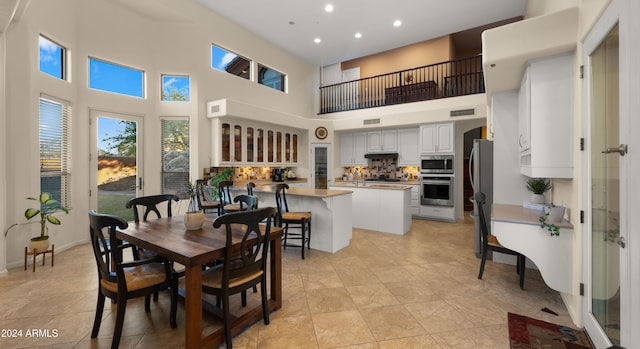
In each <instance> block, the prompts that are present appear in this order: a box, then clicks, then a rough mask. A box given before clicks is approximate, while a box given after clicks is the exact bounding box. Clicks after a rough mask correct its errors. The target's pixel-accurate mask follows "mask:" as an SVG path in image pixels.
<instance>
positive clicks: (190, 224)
mask: <svg viewBox="0 0 640 349" xmlns="http://www.w3.org/2000/svg"><path fill="white" fill-rule="evenodd" d="M186 194H187V196H188V198H189V208H188V209H187V212H186V213H185V214H184V225H185V227H186V228H187V230H198V229H200V228H202V224H203V223H204V212H203V211H202V210H200V209H199V208H198V203H197V201H196V186H195V185H193V184H192V183H191V182H189V184H188V186H187V190H186Z"/></svg>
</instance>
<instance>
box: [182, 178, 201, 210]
mask: <svg viewBox="0 0 640 349" xmlns="http://www.w3.org/2000/svg"><path fill="white" fill-rule="evenodd" d="M184 194H185V196H187V197H188V198H189V208H188V210H187V212H198V211H199V210H198V203H197V202H196V195H197V194H198V192H197V188H196V186H195V185H194V184H193V183H191V182H189V183H188V184H187V189H186V190H185V191H184Z"/></svg>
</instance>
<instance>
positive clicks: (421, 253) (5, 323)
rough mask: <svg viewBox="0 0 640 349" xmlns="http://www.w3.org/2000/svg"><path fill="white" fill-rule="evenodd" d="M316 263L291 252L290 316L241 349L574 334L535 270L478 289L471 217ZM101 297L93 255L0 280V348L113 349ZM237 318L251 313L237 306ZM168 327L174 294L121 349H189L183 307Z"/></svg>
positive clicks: (139, 304) (501, 272)
mask: <svg viewBox="0 0 640 349" xmlns="http://www.w3.org/2000/svg"><path fill="white" fill-rule="evenodd" d="M305 257H306V259H305V260H301V259H300V250H299V249H296V248H289V249H287V250H286V251H285V252H284V259H283V288H284V291H283V296H284V303H283V307H282V308H281V309H280V310H278V311H275V312H273V313H272V314H271V324H270V325H268V326H266V325H264V323H262V322H258V323H256V324H254V325H253V326H252V327H250V328H248V329H247V330H245V331H244V332H242V333H241V334H240V335H238V336H236V337H235V338H234V339H233V345H234V347H235V348H251V349H257V348H260V349H263V348H278V349H281V348H351V349H356V348H358V349H370V348H371V349H373V348H380V349H389V348H403V349H404V348H427V349H428V348H434V349H435V348H438V349H445V348H455V349H461V348H474V349H477V348H490V349H498V348H509V343H508V330H507V312H514V313H518V314H523V315H527V316H530V317H534V318H538V319H542V320H546V321H550V322H555V323H560V324H563V325H566V326H570V327H575V325H574V324H573V322H572V321H571V319H570V317H569V315H568V313H567V310H566V308H565V306H564V304H563V303H562V300H561V299H560V296H559V294H558V293H557V292H555V291H553V290H551V289H549V288H548V287H547V286H546V285H545V284H544V282H543V281H542V279H541V277H540V274H539V273H538V272H537V271H536V270H532V269H528V270H527V273H526V280H525V290H520V288H519V287H518V276H517V274H516V273H515V267H513V266H510V265H503V264H496V263H493V262H487V266H486V268H485V274H484V279H483V280H478V279H477V274H478V268H479V265H480V260H479V259H477V258H476V257H475V256H474V253H473V221H472V220H471V219H469V218H468V217H467V218H465V220H464V221H459V222H457V223H444V222H434V221H427V220H414V221H413V225H412V228H411V231H410V232H409V233H408V234H407V235H405V236H396V235H390V234H383V233H377V232H373V231H367V230H361V229H354V230H353V239H352V240H351V245H350V246H349V247H347V248H345V249H343V250H341V251H339V252H337V253H335V254H329V253H323V252H318V251H313V250H312V251H310V252H309V253H308V254H306V256H305ZM249 294H250V296H251V297H250V300H249V301H250V303H256V302H259V297H258V294H255V295H252V292H249ZM96 297H97V271H96V267H95V262H94V258H93V254H92V252H91V249H90V246H89V245H88V244H85V245H81V246H77V247H74V248H71V249H69V250H67V251H64V252H61V253H59V254H57V255H56V264H55V266H54V267H53V268H52V267H51V266H50V265H47V266H44V267H43V266H42V265H38V266H37V268H36V272H35V273H32V272H31V270H30V269H29V270H27V271H23V270H22V268H17V269H12V270H10V271H9V276H8V277H4V278H0V329H1V330H2V335H3V336H0V348H33V347H47V348H108V347H109V346H110V344H111V335H112V331H113V318H114V315H115V306H113V305H111V304H110V303H109V302H107V304H106V305H105V312H104V317H103V319H104V320H103V322H102V327H101V329H100V334H99V337H98V339H93V340H92V339H91V338H90V332H91V328H92V325H93V317H94V314H95V304H96ZM236 297H237V298H239V296H236ZM238 303H239V300H238ZM544 307H548V308H550V309H552V310H554V311H556V312H557V313H559V316H554V315H550V314H547V313H545V312H542V311H541V309H542V308H544ZM234 311H242V309H240V307H239V305H238V304H236V305H235V306H234ZM168 319H169V296H168V293H166V292H164V293H162V294H161V296H160V300H159V302H158V303H155V304H152V306H151V312H150V313H145V312H144V305H143V301H142V299H138V300H133V301H130V302H129V303H128V304H127V311H126V316H125V326H124V333H123V337H122V341H121V346H120V347H121V348H179V347H183V343H184V333H185V332H184V303H183V302H180V305H179V307H178V328H177V329H175V330H172V329H171V328H170V327H169V320H168ZM204 322H205V329H204V332H205V334H206V333H208V332H210V331H212V330H215V329H217V328H219V326H220V324H219V322H218V321H217V320H216V319H214V318H212V317H210V316H206V317H205V321H204ZM11 329H16V330H22V337H21V338H7V337H6V335H7V334H10V333H9V332H8V331H7V330H11ZM34 329H35V330H37V331H36V333H38V334H39V335H40V336H34V335H33V330H34ZM43 330H48V331H49V332H48V333H47V332H46V331H43ZM28 331H29V332H28ZM47 334H48V336H46V335H47ZM221 347H224V344H223V345H222V346H221Z"/></svg>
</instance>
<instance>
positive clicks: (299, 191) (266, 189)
mask: <svg viewBox="0 0 640 349" xmlns="http://www.w3.org/2000/svg"><path fill="white" fill-rule="evenodd" d="M274 184H277V182H274ZM234 187H235V185H234ZM237 189H241V188H237ZM253 191H254V192H255V193H275V187H274V185H261V186H256V187H255V188H253ZM352 193H353V192H352V191H350V190H332V189H314V188H298V187H293V188H289V189H288V190H287V195H292V196H306V197H316V198H328V197H332V196H338V195H350V194H352Z"/></svg>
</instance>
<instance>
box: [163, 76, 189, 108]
mask: <svg viewBox="0 0 640 349" xmlns="http://www.w3.org/2000/svg"><path fill="white" fill-rule="evenodd" d="M189 99H190V89H189V77H188V76H180V75H162V100H163V101H181V102H188V101H189Z"/></svg>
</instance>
